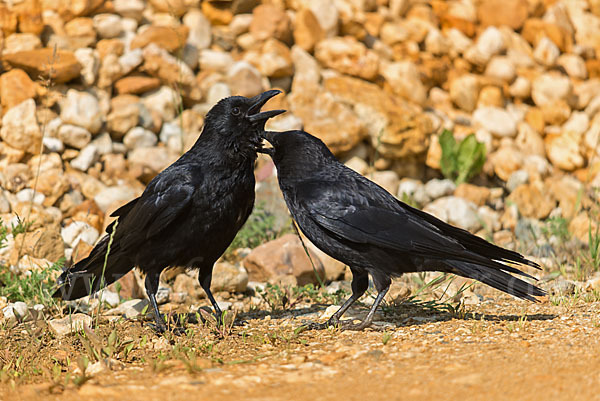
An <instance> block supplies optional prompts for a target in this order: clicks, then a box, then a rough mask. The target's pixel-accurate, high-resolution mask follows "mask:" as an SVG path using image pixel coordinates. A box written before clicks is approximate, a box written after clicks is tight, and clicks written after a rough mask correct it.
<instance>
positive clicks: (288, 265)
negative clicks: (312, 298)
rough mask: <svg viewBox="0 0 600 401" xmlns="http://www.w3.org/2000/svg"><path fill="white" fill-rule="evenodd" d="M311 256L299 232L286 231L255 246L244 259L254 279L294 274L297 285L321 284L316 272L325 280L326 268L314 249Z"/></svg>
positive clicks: (266, 279) (259, 279)
mask: <svg viewBox="0 0 600 401" xmlns="http://www.w3.org/2000/svg"><path fill="white" fill-rule="evenodd" d="M311 259H312V263H314V264H315V269H316V272H315V270H314V269H313V265H312V264H311ZM311 259H309V258H308V256H307V255H306V253H305V251H304V248H303V247H302V243H301V242H300V240H299V239H298V236H296V235H294V234H287V235H284V236H283V237H281V238H278V239H276V240H273V241H269V242H267V243H265V244H262V245H260V246H258V247H256V248H254V249H253V250H252V252H251V253H250V254H249V255H248V256H246V257H245V258H244V260H243V263H244V267H245V268H246V270H247V271H248V276H249V278H250V280H251V281H268V280H271V279H277V278H281V277H283V276H289V275H293V276H294V277H295V278H296V280H297V282H298V285H305V284H310V283H312V284H318V283H319V279H318V278H317V276H316V274H319V277H320V278H321V280H324V279H325V269H324V268H323V264H322V263H321V261H320V260H319V258H318V256H317V255H315V254H313V253H312V252H311Z"/></svg>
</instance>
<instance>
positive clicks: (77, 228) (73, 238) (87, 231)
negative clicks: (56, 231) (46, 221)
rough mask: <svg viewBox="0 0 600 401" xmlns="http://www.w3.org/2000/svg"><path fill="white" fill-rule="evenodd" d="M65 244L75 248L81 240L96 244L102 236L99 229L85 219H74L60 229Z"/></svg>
mask: <svg viewBox="0 0 600 401" xmlns="http://www.w3.org/2000/svg"><path fill="white" fill-rule="evenodd" d="M60 234H61V236H62V238H63V241H64V242H65V244H67V245H68V246H69V247H71V248H75V246H77V244H78V243H79V241H81V240H83V241H84V242H87V243H88V244H89V245H94V244H95V243H96V240H97V239H98V237H99V236H100V234H99V233H98V230H96V229H95V228H94V227H92V226H90V225H89V224H88V223H85V222H83V221H74V222H72V223H71V224H69V225H68V226H65V227H63V228H62V229H61V230H60Z"/></svg>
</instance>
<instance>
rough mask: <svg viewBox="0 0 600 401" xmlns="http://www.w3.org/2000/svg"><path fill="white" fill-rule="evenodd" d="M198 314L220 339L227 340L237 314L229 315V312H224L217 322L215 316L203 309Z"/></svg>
mask: <svg viewBox="0 0 600 401" xmlns="http://www.w3.org/2000/svg"><path fill="white" fill-rule="evenodd" d="M200 314H201V315H202V318H203V319H204V321H205V323H206V325H207V326H208V327H209V328H210V329H211V330H212V331H213V332H215V333H216V334H217V335H218V336H219V337H220V338H227V337H229V336H230V335H231V333H232V331H233V324H234V323H235V318H236V316H237V313H235V312H233V313H229V311H225V312H223V313H222V314H221V319H220V320H219V321H217V318H216V317H215V315H213V314H212V313H210V312H207V311H205V310H204V309H200Z"/></svg>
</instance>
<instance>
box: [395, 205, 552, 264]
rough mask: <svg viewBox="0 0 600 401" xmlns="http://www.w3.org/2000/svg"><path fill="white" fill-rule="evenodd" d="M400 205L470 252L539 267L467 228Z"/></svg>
mask: <svg viewBox="0 0 600 401" xmlns="http://www.w3.org/2000/svg"><path fill="white" fill-rule="evenodd" d="M401 203H402V202H401ZM402 206H403V207H405V208H407V209H409V210H410V211H412V212H413V213H415V214H416V215H417V216H419V217H421V218H422V219H424V220H426V221H427V222H428V223H430V224H432V225H434V226H436V227H437V228H438V229H439V230H440V231H441V232H442V233H444V234H446V235H448V236H450V237H452V238H454V239H456V240H457V241H458V242H460V244H461V245H462V246H464V247H465V248H466V249H468V250H469V251H471V252H474V253H476V254H478V255H480V256H483V257H486V258H489V259H494V260H500V261H502V262H510V263H518V264H522V265H527V266H531V267H534V268H536V269H540V265H539V264H537V263H535V262H533V261H531V260H529V259H526V258H525V257H524V256H523V255H521V254H520V253H518V252H515V251H511V250H509V249H505V248H502V247H499V246H497V245H494V244H492V243H489V242H488V241H486V240H484V239H483V238H480V237H478V236H476V235H473V234H471V233H470V232H468V231H467V230H463V229H462V228H459V227H454V226H452V225H450V224H448V223H445V222H443V221H441V220H439V219H437V218H436V217H434V216H432V215H430V214H428V213H425V212H423V211H422V210H419V209H416V208H413V207H411V206H409V205H407V204H405V203H402Z"/></svg>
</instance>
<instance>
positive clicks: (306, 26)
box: [294, 8, 325, 52]
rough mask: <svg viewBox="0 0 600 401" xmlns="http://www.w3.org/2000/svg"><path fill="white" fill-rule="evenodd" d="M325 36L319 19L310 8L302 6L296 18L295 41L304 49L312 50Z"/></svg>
mask: <svg viewBox="0 0 600 401" xmlns="http://www.w3.org/2000/svg"><path fill="white" fill-rule="evenodd" d="M324 38H325V31H324V30H323V28H321V25H320V24H319V20H318V19H317V17H315V15H314V14H313V12H312V11H311V10H310V9H308V8H302V9H300V10H299V11H298V12H297V13H296V18H295V19H294V43H295V44H296V45H297V46H300V47H301V48H302V49H304V50H306V51H308V52H312V51H313V49H314V48H315V45H316V44H317V43H319V42H320V41H321V40H323V39H324Z"/></svg>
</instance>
